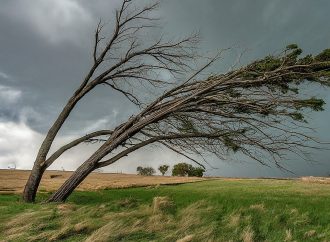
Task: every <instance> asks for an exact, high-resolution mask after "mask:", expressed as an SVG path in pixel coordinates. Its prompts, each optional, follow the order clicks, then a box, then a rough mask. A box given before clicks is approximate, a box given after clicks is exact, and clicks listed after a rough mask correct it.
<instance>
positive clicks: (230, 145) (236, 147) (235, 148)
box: [223, 135, 240, 152]
mask: <svg viewBox="0 0 330 242" xmlns="http://www.w3.org/2000/svg"><path fill="white" fill-rule="evenodd" d="M223 144H224V145H225V146H226V147H227V148H228V149H230V150H232V151H233V152H237V151H238V150H239V149H240V146H239V145H238V144H236V143H235V141H234V140H233V139H231V138H230V136H228V135H226V136H224V137H223Z"/></svg>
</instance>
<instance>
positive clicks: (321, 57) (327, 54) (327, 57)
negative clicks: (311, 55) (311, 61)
mask: <svg viewBox="0 0 330 242" xmlns="http://www.w3.org/2000/svg"><path fill="white" fill-rule="evenodd" d="M315 60H316V61H330V49H325V50H323V51H322V52H321V53H320V54H318V55H317V56H315Z"/></svg>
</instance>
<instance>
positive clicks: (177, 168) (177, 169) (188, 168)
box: [172, 163, 205, 177]
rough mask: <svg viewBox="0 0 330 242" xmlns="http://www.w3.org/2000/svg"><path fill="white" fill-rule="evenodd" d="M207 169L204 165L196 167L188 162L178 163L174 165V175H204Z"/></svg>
mask: <svg viewBox="0 0 330 242" xmlns="http://www.w3.org/2000/svg"><path fill="white" fill-rule="evenodd" d="M204 172H205V169H204V168H202V167H194V166H192V165H190V164H187V163H178V164H176V165H174V167H173V170H172V176H197V177H202V176H203V173H204Z"/></svg>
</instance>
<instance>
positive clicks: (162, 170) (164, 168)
mask: <svg viewBox="0 0 330 242" xmlns="http://www.w3.org/2000/svg"><path fill="white" fill-rule="evenodd" d="M169 167H170V166H169V165H161V166H159V167H158V170H159V171H160V173H162V175H163V176H164V175H165V173H166V172H167V171H168V168H169Z"/></svg>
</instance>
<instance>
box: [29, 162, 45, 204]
mask: <svg viewBox="0 0 330 242" xmlns="http://www.w3.org/2000/svg"><path fill="white" fill-rule="evenodd" d="M45 170H46V167H45V166H41V165H40V164H39V163H35V164H34V166H33V169H32V171H31V174H30V176H29V179H28V180H27V182H26V185H25V188H24V191H23V200H24V201H25V202H34V201H35V197H36V194H37V190H38V187H39V184H40V181H41V178H42V175H43V174H44V172H45Z"/></svg>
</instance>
